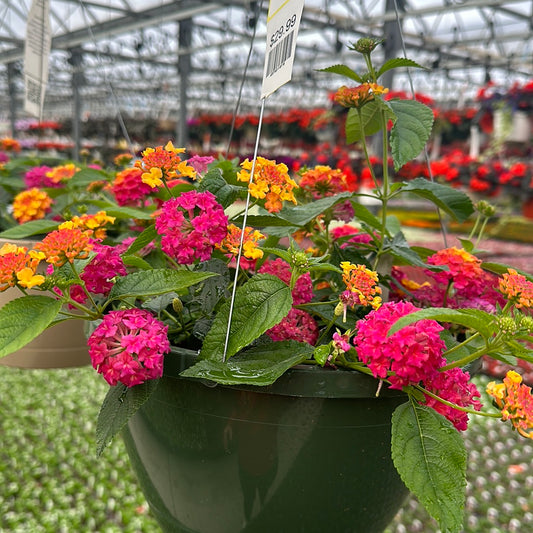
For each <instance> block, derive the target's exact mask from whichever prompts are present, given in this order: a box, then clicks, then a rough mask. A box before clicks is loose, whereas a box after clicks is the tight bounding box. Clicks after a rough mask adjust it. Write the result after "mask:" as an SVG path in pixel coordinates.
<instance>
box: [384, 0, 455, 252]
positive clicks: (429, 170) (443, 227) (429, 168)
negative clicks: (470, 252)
mask: <svg viewBox="0 0 533 533" xmlns="http://www.w3.org/2000/svg"><path fill="white" fill-rule="evenodd" d="M394 12H395V15H396V24H397V25H398V31H399V33H400V40H401V42H402V53H403V56H404V57H405V58H407V50H406V47H405V40H404V37H403V30H402V25H401V22H400V13H399V9H398V2H397V0H394ZM407 79H408V80H409V88H410V91H411V96H412V97H413V100H415V88H414V84H413V78H412V77H411V69H410V68H407ZM424 159H425V161H426V166H427V170H428V175H429V180H430V181H431V182H433V181H435V180H434V178H433V172H432V170H431V163H430V161H429V153H428V149H427V146H424ZM436 210H437V215H438V217H439V225H440V230H441V233H442V240H443V242H444V247H445V248H447V247H448V242H447V241H448V239H447V234H446V228H445V225H444V221H443V219H442V213H441V210H440V209H439V208H438V207H436Z"/></svg>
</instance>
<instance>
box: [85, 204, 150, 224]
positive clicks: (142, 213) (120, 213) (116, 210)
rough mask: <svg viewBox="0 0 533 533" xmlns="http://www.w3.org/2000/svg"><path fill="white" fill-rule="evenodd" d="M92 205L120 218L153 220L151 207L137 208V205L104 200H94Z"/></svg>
mask: <svg viewBox="0 0 533 533" xmlns="http://www.w3.org/2000/svg"><path fill="white" fill-rule="evenodd" d="M87 203H90V204H91V205H94V206H96V207H99V208H101V209H103V210H105V212H106V214H108V215H109V216H111V217H116V218H118V219H128V218H138V219H139V220H151V219H152V218H153V217H152V213H153V211H152V210H150V209H136V208H135V207H120V206H118V205H116V204H112V203H110V202H105V201H103V200H92V201H90V202H87Z"/></svg>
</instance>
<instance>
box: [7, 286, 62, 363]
mask: <svg viewBox="0 0 533 533" xmlns="http://www.w3.org/2000/svg"><path fill="white" fill-rule="evenodd" d="M60 309H61V302H60V301H59V300H56V299H55V298H50V297H49V296H43V295H31V296H22V297H20V298H16V299H15V300H11V301H10V302H8V303H7V304H5V305H4V306H3V307H2V309H0V357H4V356H5V355H8V354H10V353H13V352H15V351H17V350H19V349H20V348H22V347H23V346H26V344H28V343H29V342H30V341H32V340H33V339H35V337H37V336H38V335H40V334H41V333H42V332H43V331H44V330H45V329H46V328H47V327H48V326H49V325H50V323H51V322H52V321H53V320H54V318H55V317H56V315H57V313H58V312H59V310H60Z"/></svg>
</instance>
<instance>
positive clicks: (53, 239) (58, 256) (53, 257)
mask: <svg viewBox="0 0 533 533" xmlns="http://www.w3.org/2000/svg"><path fill="white" fill-rule="evenodd" d="M91 237H92V231H91V230H85V229H81V228H79V227H75V225H74V223H73V222H72V221H70V220H69V221H68V222H64V223H63V224H61V225H60V226H59V228H58V229H57V230H55V231H52V232H50V233H49V234H48V235H47V236H46V237H45V238H44V239H43V240H42V241H41V242H38V243H37V244H36V245H35V248H36V249H37V250H39V251H41V252H43V254H44V258H45V259H46V262H47V263H50V264H51V265H54V266H55V267H61V266H63V265H64V264H65V263H72V262H74V259H85V258H86V257H88V255H89V252H90V251H91V250H92V249H93V244H92V243H91V240H90V239H91Z"/></svg>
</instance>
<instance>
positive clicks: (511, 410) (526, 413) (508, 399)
mask: <svg viewBox="0 0 533 533" xmlns="http://www.w3.org/2000/svg"><path fill="white" fill-rule="evenodd" d="M487 393H488V394H489V395H490V396H492V398H494V402H495V404H496V405H497V406H498V408H499V409H501V412H502V420H510V421H511V423H512V424H513V426H514V428H515V429H516V430H517V431H518V433H520V435H522V436H523V437H526V438H528V439H533V395H532V394H531V387H528V386H526V385H524V384H523V383H522V376H521V375H520V374H518V372H515V371H514V370H509V372H507V375H506V376H505V378H503V383H498V384H497V383H496V382H494V381H491V382H490V383H489V384H488V385H487Z"/></svg>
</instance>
